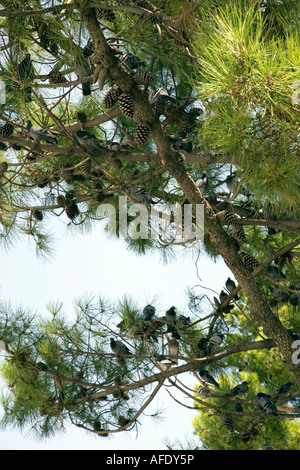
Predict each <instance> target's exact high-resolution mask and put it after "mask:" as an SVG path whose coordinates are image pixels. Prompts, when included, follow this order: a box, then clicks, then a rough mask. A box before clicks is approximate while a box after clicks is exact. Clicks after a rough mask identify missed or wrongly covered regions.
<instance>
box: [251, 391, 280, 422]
mask: <svg viewBox="0 0 300 470" xmlns="http://www.w3.org/2000/svg"><path fill="white" fill-rule="evenodd" d="M256 397H257V401H258V403H259V405H260V406H261V407H262V408H263V409H264V410H265V411H267V412H268V413H272V414H273V415H274V416H277V414H278V412H277V408H276V405H275V403H274V401H273V400H272V398H271V396H270V395H268V394H266V393H262V392H259V393H257V395H256Z"/></svg>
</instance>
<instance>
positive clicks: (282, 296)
mask: <svg viewBox="0 0 300 470" xmlns="http://www.w3.org/2000/svg"><path fill="white" fill-rule="evenodd" d="M270 292H271V296H272V297H273V299H274V300H275V302H276V304H277V303H278V302H288V301H289V300H290V295H289V294H288V293H287V292H284V291H283V290H281V289H278V288H277V287H274V288H271V289H270Z"/></svg>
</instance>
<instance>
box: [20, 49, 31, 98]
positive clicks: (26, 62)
mask: <svg viewBox="0 0 300 470" xmlns="http://www.w3.org/2000/svg"><path fill="white" fill-rule="evenodd" d="M17 71H18V77H19V79H20V81H21V82H22V83H26V82H31V81H32V80H33V79H34V77H35V70H34V67H33V65H32V60H31V55H30V54H26V56H25V57H24V59H23V60H22V61H21V62H20V63H19V64H18V66H17ZM31 91H32V89H31V87H30V86H27V87H25V88H24V94H25V101H26V103H30V102H31Z"/></svg>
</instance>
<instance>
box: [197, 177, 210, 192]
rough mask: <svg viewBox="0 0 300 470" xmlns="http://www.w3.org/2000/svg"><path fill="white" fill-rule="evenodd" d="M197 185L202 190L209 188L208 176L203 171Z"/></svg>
mask: <svg viewBox="0 0 300 470" xmlns="http://www.w3.org/2000/svg"><path fill="white" fill-rule="evenodd" d="M195 185H196V186H197V188H199V189H200V191H203V190H205V189H206V188H207V186H208V177H207V174H206V173H203V174H202V176H201V178H199V179H198V180H197V181H196V182H195Z"/></svg>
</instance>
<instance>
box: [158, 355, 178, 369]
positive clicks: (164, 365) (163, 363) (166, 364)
mask: <svg viewBox="0 0 300 470" xmlns="http://www.w3.org/2000/svg"><path fill="white" fill-rule="evenodd" d="M157 363H158V365H159V367H160V368H161V370H162V371H164V372H165V371H166V370H168V369H170V367H172V365H173V364H174V363H173V361H172V359H171V358H170V357H167V356H164V355H162V354H160V355H159V356H157Z"/></svg>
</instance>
